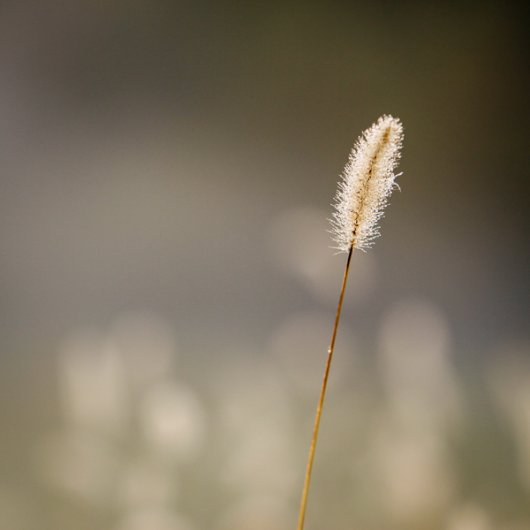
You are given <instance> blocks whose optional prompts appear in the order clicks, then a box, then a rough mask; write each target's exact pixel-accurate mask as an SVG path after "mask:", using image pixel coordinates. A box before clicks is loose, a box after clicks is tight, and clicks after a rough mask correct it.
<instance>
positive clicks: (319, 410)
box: [297, 245, 353, 530]
mask: <svg viewBox="0 0 530 530" xmlns="http://www.w3.org/2000/svg"><path fill="white" fill-rule="evenodd" d="M352 254H353V245H352V246H351V247H350V251H349V253H348V259H347V261H346V267H345V269H344V276H343V278H342V287H341V289H340V295H339V303H338V306H337V314H336V315H335V323H334V325H333V332H332V334H331V342H330V344H329V348H328V357H327V359H326V368H325V370H324V378H323V380H322V388H321V390H320V398H319V400H318V405H317V412H316V416H315V425H314V427H313V437H312V438H311V445H310V447H309V455H308V458H307V466H306V471H305V480H304V489H303V490H302V500H301V501H300V513H299V516H298V526H297V530H303V528H304V521H305V512H306V508H307V496H308V493H309V484H310V482H311V472H312V470H313V461H314V460H315V449H316V446H317V440H318V431H319V428H320V417H321V416H322V407H323V406H324V399H325V397H326V388H327V386H328V378H329V370H330V368H331V361H332V360H333V351H334V350H335V339H336V338H337V331H338V329H339V321H340V315H341V312H342V302H343V300H344V293H345V292H346V284H347V282H348V273H349V272H350V262H351V257H352Z"/></svg>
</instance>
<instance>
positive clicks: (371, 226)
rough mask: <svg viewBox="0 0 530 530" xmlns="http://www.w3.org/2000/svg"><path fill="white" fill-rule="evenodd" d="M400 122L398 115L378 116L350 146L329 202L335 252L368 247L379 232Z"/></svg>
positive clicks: (398, 144)
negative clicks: (337, 185)
mask: <svg viewBox="0 0 530 530" xmlns="http://www.w3.org/2000/svg"><path fill="white" fill-rule="evenodd" d="M402 143H403V126H402V124H401V122H400V121H399V119H397V118H393V117H392V116H386V115H385V116H381V117H380V118H379V120H377V122H376V123H374V124H373V125H372V126H371V127H370V128H369V129H367V130H366V131H364V133H363V134H362V135H361V137H360V138H359V139H358V140H357V142H356V143H355V145H354V146H353V149H352V150H351V153H350V156H349V159H348V163H347V164H346V167H345V168H344V171H343V172H342V175H341V180H340V182H339V187H338V190H337V194H336V196H335V201H334V203H333V206H334V207H335V212H334V213H333V216H332V219H331V233H332V235H333V239H334V241H335V243H336V244H337V246H336V247H335V248H337V250H338V251H339V252H349V251H350V249H351V248H352V247H353V248H356V249H360V250H366V249H368V248H370V247H371V246H372V244H373V242H374V239H375V238H377V237H378V236H379V235H380V234H379V227H378V221H379V220H380V219H381V217H383V212H384V209H385V206H386V205H387V203H388V198H389V197H390V194H391V193H392V189H393V188H394V187H395V186H397V184H395V179H396V177H397V176H398V175H396V174H395V173H394V170H395V169H396V166H397V163H398V161H399V158H400V156H401V146H402Z"/></svg>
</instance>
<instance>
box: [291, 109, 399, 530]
mask: <svg viewBox="0 0 530 530" xmlns="http://www.w3.org/2000/svg"><path fill="white" fill-rule="evenodd" d="M402 142H403V127H402V125H401V122H400V121H399V120H398V119H395V118H393V117H392V116H382V117H381V118H379V120H378V121H377V122H376V123H374V125H372V127H370V128H369V129H367V130H366V131H365V132H364V133H363V135H362V136H361V137H360V138H359V140H358V141H357V142H356V144H355V146H354V148H353V149H352V151H351V153H350V157H349V160H348V163H347V164H346V167H345V168H344V172H343V174H342V179H341V182H340V183H339V189H338V192H337V195H336V198H335V204H334V206H335V212H334V214H333V218H332V221H331V225H332V234H333V236H334V239H335V242H336V243H337V249H338V250H339V251H340V252H347V253H348V258H347V260H346V267H345V269H344V276H343V278H342V286H341V289H340V294H339V302H338V305H337V313H336V315H335V322H334V325H333V331H332V334H331V341H330V345H329V348H328V355H327V358H326V365H325V369H324V377H323V380H322V387H321V390H320V397H319V399H318V404H317V410H316V415H315V424H314V427H313V436H312V438H311V445H310V446H309V455H308V458H307V466H306V472H305V479H304V487H303V490H302V499H301V501H300V512H299V516H298V526H297V530H303V528H304V522H305V515H306V509H307V499H308V495H309V486H310V483H311V474H312V471H313V462H314V460H315V451H316V446H317V441H318V433H319V430H320V419H321V417H322V409H323V407H324V400H325V398H326V390H327V386H328V379H329V372H330V369H331V363H332V361H333V353H334V350H335V341H336V339H337V332H338V329H339V322H340V316H341V313H342V304H343V301H344V294H345V292H346V285H347V283H348V275H349V272H350V264H351V258H352V255H353V250H354V249H356V248H357V249H360V250H365V249H367V248H369V247H370V246H371V245H372V243H373V240H374V239H375V238H376V237H378V236H379V230H378V227H377V222H378V221H379V219H381V217H382V216H383V210H384V208H385V206H386V205H387V202H388V197H389V196H390V193H391V192H392V189H393V188H394V186H395V185H396V184H395V179H396V176H397V175H395V174H394V169H395V167H396V166H397V163H398V160H399V157H400V150H401V145H402Z"/></svg>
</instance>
